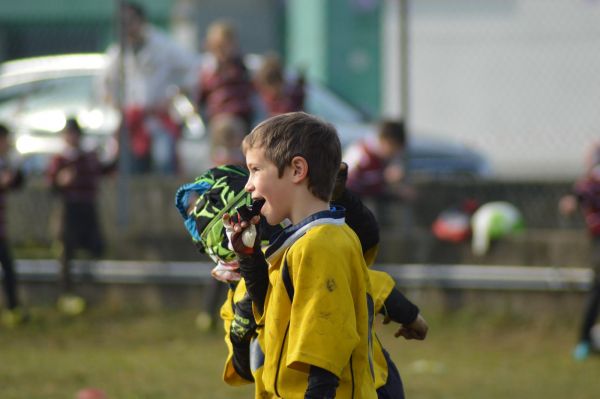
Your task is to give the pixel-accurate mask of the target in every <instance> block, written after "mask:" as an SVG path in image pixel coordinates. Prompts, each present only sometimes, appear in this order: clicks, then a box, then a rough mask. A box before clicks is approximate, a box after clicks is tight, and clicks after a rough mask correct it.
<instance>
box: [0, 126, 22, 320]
mask: <svg viewBox="0 0 600 399" xmlns="http://www.w3.org/2000/svg"><path fill="white" fill-rule="evenodd" d="M9 152H10V140H9V131H8V128H7V127H6V126H5V125H2V124H0V265H1V266H2V273H3V277H2V286H3V289H4V297H5V303H4V305H5V306H6V308H7V309H6V310H5V311H4V312H2V322H3V323H4V324H5V325H9V326H13V325H16V324H18V323H20V322H21V321H23V320H24V318H25V314H24V313H23V311H22V310H19V300H18V293H17V276H16V273H15V268H14V262H13V258H12V255H11V252H10V248H9V245H8V237H7V228H6V213H5V212H6V211H5V209H6V192H7V191H9V190H12V189H15V188H17V187H20V186H21V185H22V183H23V173H22V172H21V171H20V170H19V169H18V168H16V167H15V166H14V165H13V164H12V163H11V160H10V159H9Z"/></svg>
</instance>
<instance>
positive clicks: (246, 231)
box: [223, 214, 260, 256]
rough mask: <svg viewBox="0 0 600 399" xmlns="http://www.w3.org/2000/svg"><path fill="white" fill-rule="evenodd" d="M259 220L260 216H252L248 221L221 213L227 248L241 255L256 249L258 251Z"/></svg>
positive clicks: (251, 252) (250, 253)
mask: <svg viewBox="0 0 600 399" xmlns="http://www.w3.org/2000/svg"><path fill="white" fill-rule="evenodd" d="M236 216H237V215H236ZM259 222H260V216H254V217H252V219H250V220H249V221H248V220H239V218H237V217H231V216H229V215H228V214H225V215H223V226H225V234H227V239H228V240H229V248H230V249H231V250H233V251H234V252H235V253H236V254H238V255H241V256H248V255H252V254H253V253H254V252H255V250H256V249H258V250H259V251H260V235H259V231H258V223H259Z"/></svg>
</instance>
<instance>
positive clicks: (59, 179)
mask: <svg viewBox="0 0 600 399" xmlns="http://www.w3.org/2000/svg"><path fill="white" fill-rule="evenodd" d="M76 175H77V171H76V170H75V168H74V167H67V168H64V169H61V170H60V171H59V172H58V173H57V174H56V184H57V185H58V186H59V187H66V186H69V185H71V184H72V183H73V181H74V180H75V176H76Z"/></svg>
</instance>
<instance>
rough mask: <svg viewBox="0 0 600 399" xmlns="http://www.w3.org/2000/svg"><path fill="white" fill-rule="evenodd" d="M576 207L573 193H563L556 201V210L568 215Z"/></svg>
mask: <svg viewBox="0 0 600 399" xmlns="http://www.w3.org/2000/svg"><path fill="white" fill-rule="evenodd" d="M576 209H577V198H575V196H574V195H565V196H564V197H562V198H561V199H560V201H559V202H558V210H559V212H560V213H561V214H562V215H570V214H572V213H573V212H575V210H576Z"/></svg>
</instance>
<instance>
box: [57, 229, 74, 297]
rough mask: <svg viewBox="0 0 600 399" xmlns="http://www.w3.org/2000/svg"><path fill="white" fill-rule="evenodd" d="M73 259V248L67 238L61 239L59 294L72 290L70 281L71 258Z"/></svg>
mask: <svg viewBox="0 0 600 399" xmlns="http://www.w3.org/2000/svg"><path fill="white" fill-rule="evenodd" d="M72 259H73V249H72V248H71V245H70V243H69V240H63V243H62V249H61V253H60V259H59V261H60V282H59V284H60V291H61V294H68V293H70V292H71V291H72V289H73V287H72V285H73V284H72V281H71V260H72Z"/></svg>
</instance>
